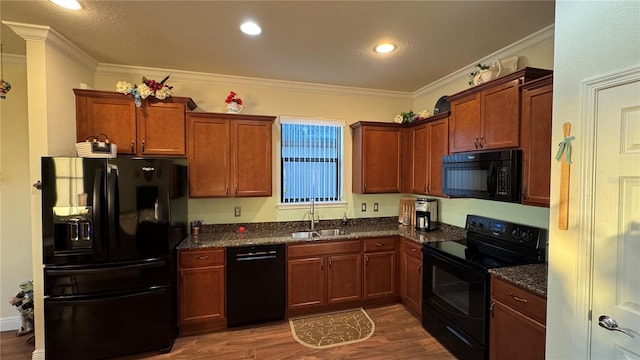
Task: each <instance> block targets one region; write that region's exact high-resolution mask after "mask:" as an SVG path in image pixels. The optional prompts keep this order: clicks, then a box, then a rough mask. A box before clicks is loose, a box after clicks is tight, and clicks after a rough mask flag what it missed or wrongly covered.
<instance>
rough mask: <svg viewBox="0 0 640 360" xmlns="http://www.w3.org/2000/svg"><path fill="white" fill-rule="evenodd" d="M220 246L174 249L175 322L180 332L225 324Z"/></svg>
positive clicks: (222, 255)
mask: <svg viewBox="0 0 640 360" xmlns="http://www.w3.org/2000/svg"><path fill="white" fill-rule="evenodd" d="M224 261H225V254H224V249H223V248H208V249H184V250H179V251H178V326H179V328H180V334H181V335H185V334H194V333H198V332H204V331H208V330H216V329H223V328H225V327H226V325H227V324H226V318H225V267H224V266H225V264H224Z"/></svg>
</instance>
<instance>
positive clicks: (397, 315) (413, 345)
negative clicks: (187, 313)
mask: <svg viewBox="0 0 640 360" xmlns="http://www.w3.org/2000/svg"><path fill="white" fill-rule="evenodd" d="M366 311H367V314H369V316H370V317H371V319H372V320H373V322H374V323H375V327H376V328H375V332H374V334H373V336H371V337H370V338H369V339H367V340H365V341H362V342H359V343H355V344H349V345H344V346H337V347H334V348H329V349H312V348H308V347H305V346H303V345H301V344H299V343H298V342H296V341H295V340H294V339H293V337H292V336H291V330H290V328H289V322H288V321H284V322H281V323H276V324H269V325H267V326H257V327H251V328H245V329H239V330H229V331H221V332H215V333H209V334H204V335H196V336H187V337H180V338H178V339H176V342H175V345H174V346H173V349H172V350H171V352H170V353H168V354H158V353H144V354H140V355H137V356H129V357H123V358H120V359H119V360H134V359H136V360H137V359H158V360H159V359H185V360H187V359H188V360H205V359H224V360H227V359H229V360H233V359H260V360H267V359H269V360H271V359H273V360H281V359H282V360H285V359H290V360H320V359H331V360H338V359H385V360H386V359H390V360H401V359H430V360H431V359H433V360H450V359H455V357H454V356H452V355H451V354H450V353H449V352H448V351H447V350H446V349H445V348H444V347H443V346H442V345H440V344H439V343H438V342H437V341H436V340H435V339H433V338H432V337H431V336H430V335H429V333H427V332H426V331H425V330H424V329H423V328H422V325H421V324H420V321H419V320H418V319H416V318H415V317H413V316H412V315H411V314H409V313H408V312H407V310H406V309H405V308H404V307H403V306H402V305H400V304H396V305H391V306H385V307H379V308H373V309H366ZM1 335H2V338H1V340H2V341H1V343H0V347H1V353H0V359H2V360H28V359H31V353H32V351H33V346H30V345H27V344H26V343H25V341H26V339H27V337H16V336H15V331H5V332H2V333H1Z"/></svg>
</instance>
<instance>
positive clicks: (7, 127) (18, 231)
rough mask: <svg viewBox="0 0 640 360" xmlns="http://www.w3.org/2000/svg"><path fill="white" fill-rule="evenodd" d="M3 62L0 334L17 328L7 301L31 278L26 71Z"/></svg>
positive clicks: (18, 61) (12, 61)
mask: <svg viewBox="0 0 640 360" xmlns="http://www.w3.org/2000/svg"><path fill="white" fill-rule="evenodd" d="M3 60H4V63H3V73H4V74H3V75H4V79H5V80H7V81H9V83H11V87H12V89H11V91H9V93H8V94H7V97H6V99H4V100H0V113H1V114H0V122H1V123H0V199H1V200H0V263H1V264H2V269H1V271H0V331H5V330H14V329H18V328H19V327H20V318H19V315H20V313H19V312H18V310H16V308H15V307H14V306H12V305H10V304H9V302H8V301H7V299H8V298H9V297H12V296H14V295H16V294H17V293H18V292H19V291H20V288H19V287H18V285H19V284H20V283H21V282H23V281H25V280H32V279H33V275H32V270H33V269H32V265H31V264H32V262H31V219H30V206H29V201H28V199H29V193H30V188H31V183H30V182H29V181H30V180H29V127H28V124H27V122H28V119H27V71H26V64H25V58H24V56H10V55H7V54H4V56H3Z"/></svg>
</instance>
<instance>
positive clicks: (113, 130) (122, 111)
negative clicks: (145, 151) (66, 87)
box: [76, 91, 136, 155]
mask: <svg viewBox="0 0 640 360" xmlns="http://www.w3.org/2000/svg"><path fill="white" fill-rule="evenodd" d="M78 93H79V91H78ZM78 93H76V138H77V141H78V142H81V141H85V140H86V139H87V137H89V136H96V135H98V134H105V135H107V136H108V137H109V141H111V143H113V144H116V145H117V146H118V154H122V155H133V154H135V153H136V152H135V151H136V107H135V104H134V103H133V100H132V98H131V97H129V96H125V95H122V94H108V95H107V94H105V95H104V96H103V95H98V94H83V95H80V94H78ZM114 95H115V96H114Z"/></svg>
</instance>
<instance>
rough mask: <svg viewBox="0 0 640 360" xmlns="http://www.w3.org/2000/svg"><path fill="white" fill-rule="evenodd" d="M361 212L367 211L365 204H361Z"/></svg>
mask: <svg viewBox="0 0 640 360" xmlns="http://www.w3.org/2000/svg"><path fill="white" fill-rule="evenodd" d="M361 210H362V212H365V211H367V203H362V209H361Z"/></svg>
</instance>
